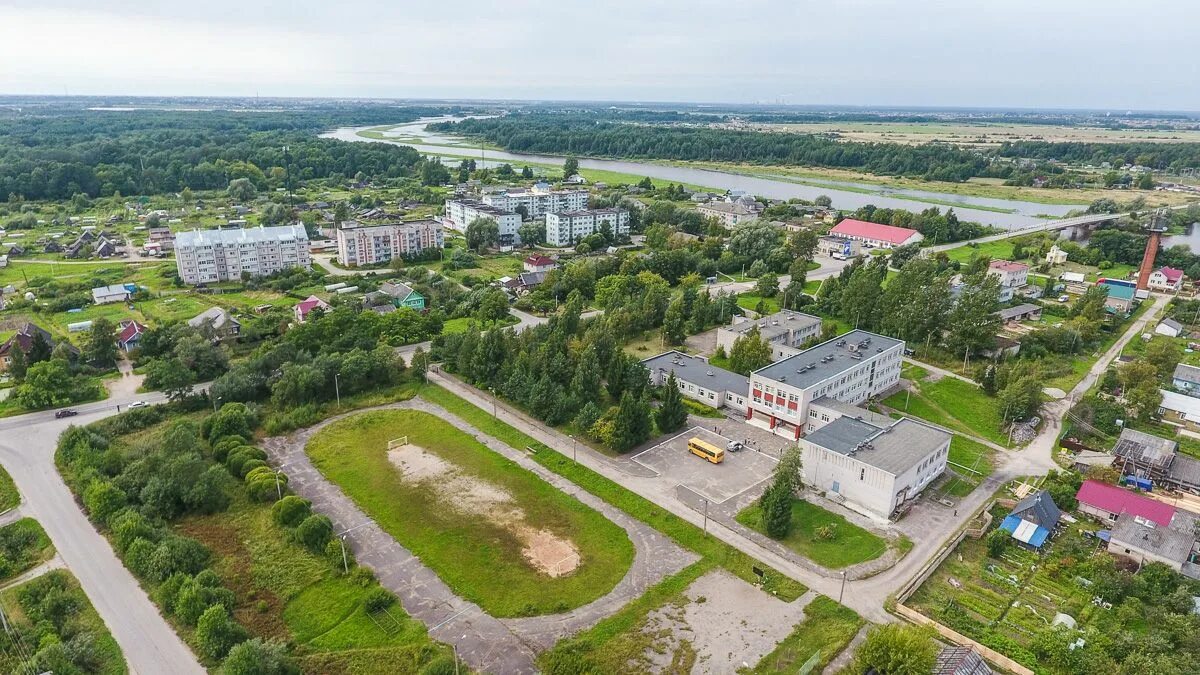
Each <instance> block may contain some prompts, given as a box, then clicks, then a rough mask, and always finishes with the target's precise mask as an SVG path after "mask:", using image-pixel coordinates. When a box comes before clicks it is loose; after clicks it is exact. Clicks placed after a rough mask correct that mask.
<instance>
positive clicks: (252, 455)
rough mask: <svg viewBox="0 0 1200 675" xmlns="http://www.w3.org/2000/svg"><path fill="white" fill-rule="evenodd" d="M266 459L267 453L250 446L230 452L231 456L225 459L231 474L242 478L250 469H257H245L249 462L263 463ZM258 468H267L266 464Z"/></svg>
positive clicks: (252, 467)
mask: <svg viewBox="0 0 1200 675" xmlns="http://www.w3.org/2000/svg"><path fill="white" fill-rule="evenodd" d="M266 458H267V453H265V452H263V451H262V450H260V449H258V448H256V447H253V446H250V445H243V446H242V447H240V448H235V449H233V450H231V451H229V456H228V457H227V458H226V459H225V466H226V468H228V469H229V473H232V474H233V475H235V476H237V477H238V478H242V477H243V476H245V475H246V473H247V472H248V471H249V470H250V469H254V468H256V467H255V466H251V467H250V469H245V465H246V463H247V462H249V461H252V460H259V461H263V460H265V459H266ZM257 466H266V462H263V463H262V464H259V465H257ZM243 469H245V470H243Z"/></svg>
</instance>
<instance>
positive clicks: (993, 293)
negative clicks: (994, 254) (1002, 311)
mask: <svg viewBox="0 0 1200 675" xmlns="http://www.w3.org/2000/svg"><path fill="white" fill-rule="evenodd" d="M999 303H1000V282H999V280H998V278H997V277H995V276H993V275H991V274H988V273H987V272H986V271H981V272H978V273H976V274H974V275H972V276H970V277H967V278H964V279H963V288H962V292H961V293H960V294H959V296H958V302H956V303H955V304H954V308H953V309H952V310H950V314H949V317H948V320H947V328H948V330H949V334H948V336H947V340H946V344H947V346H948V347H950V349H951V350H953V351H954V352H956V353H958V354H960V355H962V354H975V353H977V352H979V351H980V350H982V349H987V348H989V347H991V346H992V345H994V344H995V343H996V331H997V330H999V328H1000V317H998V316H996V314H994V312H995V311H996V307H997V306H998V305H999Z"/></svg>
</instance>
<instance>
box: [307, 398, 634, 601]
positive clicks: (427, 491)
mask: <svg viewBox="0 0 1200 675" xmlns="http://www.w3.org/2000/svg"><path fill="white" fill-rule="evenodd" d="M404 435H408V436H409V440H410V442H411V443H412V444H414V445H417V446H419V447H421V448H423V449H425V450H426V451H427V452H430V453H432V454H434V455H436V456H437V457H438V458H440V459H442V460H444V461H446V462H448V463H450V464H451V465H452V466H453V467H454V468H455V470H456V471H457V472H460V473H461V474H462V475H466V476H469V477H471V478H473V479H476V480H479V481H482V482H484V483H486V484H487V485H489V486H492V487H495V488H500V489H503V490H504V491H506V492H507V493H508V494H509V495H511V497H512V501H513V503H514V504H515V506H516V507H518V508H519V509H521V510H522V511H523V512H524V518H523V519H522V520H523V522H524V524H525V525H528V526H529V527H532V528H534V529H535V530H549V531H550V532H552V533H554V534H555V535H558V536H559V537H562V538H564V539H567V540H569V541H571V542H572V543H573V544H574V546H575V547H576V548H577V549H578V551H579V553H580V555H581V557H582V563H581V565H580V566H579V568H578V569H577V570H576V571H574V572H573V573H570V574H567V575H565V576H561V577H557V578H555V577H551V576H549V575H547V574H543V573H541V572H539V571H537V570H536V569H535V568H534V567H533V566H532V565H531V563H529V562H528V561H527V560H526V559H525V556H524V551H523V550H522V549H523V544H522V542H521V540H520V539H519V538H518V536H516V535H515V534H514V533H513V532H512V527H511V526H510V527H504V526H501V525H498V524H495V523H493V522H491V521H489V520H488V519H486V518H481V517H479V516H477V515H472V514H469V513H464V512H463V511H461V510H455V509H453V508H447V505H446V504H445V503H444V502H443V501H442V500H441V499H440V498H439V497H438V496H437V495H436V494H434V492H433V491H432V489H431V488H429V487H428V486H427V485H422V484H418V483H414V482H406V481H404V480H403V479H402V478H401V477H400V474H399V472H398V471H397V470H396V469H395V467H394V466H393V465H392V464H391V462H390V461H389V460H388V457H387V442H388V440H390V439H393V438H397V437H399V436H404ZM515 447H524V446H522V445H516V446H515ZM305 450H306V452H307V453H308V454H309V456H310V457H311V458H312V459H313V463H314V464H315V465H316V466H317V468H318V469H320V470H321V472H322V473H323V474H324V475H325V476H326V477H327V478H329V479H330V480H332V481H333V482H335V483H337V484H338V485H339V486H341V488H342V489H343V490H344V491H345V492H346V494H347V495H349V496H350V498H351V499H353V500H354V501H355V503H357V504H358V505H359V507H360V508H362V509H363V510H364V511H365V512H366V513H367V514H368V515H369V516H370V517H371V518H373V519H374V520H375V521H376V522H378V523H379V524H380V526H381V527H382V528H383V529H384V530H386V531H387V532H388V533H389V534H391V535H392V536H394V537H395V538H396V540H397V541H399V542H400V543H401V544H403V545H404V546H406V547H407V548H409V549H410V550H412V551H413V552H414V553H415V554H416V555H417V556H419V557H420V558H421V560H422V561H423V562H424V563H425V564H426V565H428V566H429V567H430V568H432V569H433V570H434V571H435V572H437V574H438V575H439V576H440V577H441V578H442V579H443V580H445V581H446V583H447V584H449V586H450V587H451V588H453V589H454V590H455V592H457V593H458V594H459V595H461V596H462V597H464V598H466V599H468V600H470V601H472V602H476V603H478V604H479V605H480V606H481V607H483V609H484V611H486V612H488V613H489V614H492V615H493V616H498V617H509V616H531V615H537V614H547V613H555V612H562V611H566V610H568V609H573V608H575V607H579V606H581V605H584V604H587V603H588V602H591V601H592V600H595V599H597V598H599V597H601V596H603V595H605V594H607V593H608V592H609V591H610V590H612V588H613V587H614V586H615V585H616V584H617V582H618V581H620V580H621V578H622V577H624V575H625V572H626V570H628V569H629V565H630V563H631V562H632V561H633V553H634V551H633V545H632V544H631V543H630V542H629V538H628V537H627V536H626V534H625V532H624V530H622V529H621V528H620V527H618V526H617V525H615V524H614V523H612V522H610V521H609V520H607V519H606V518H604V517H603V516H601V515H600V514H599V513H597V512H595V511H593V510H592V509H590V508H588V507H586V506H584V505H583V504H582V503H580V502H578V501H576V500H575V499H573V498H571V497H569V496H567V495H565V494H564V493H562V492H560V491H559V490H557V489H556V488H554V487H552V486H550V485H549V484H548V483H545V482H544V481H542V480H541V479H539V478H538V477H536V476H534V475H533V474H531V473H529V472H528V471H526V470H524V469H522V468H520V467H518V466H517V465H516V464H514V463H513V462H511V461H510V460H508V459H506V458H504V457H503V456H501V455H499V454H496V453H494V452H492V451H491V450H488V449H487V448H486V447H484V446H483V445H482V444H480V443H479V442H478V441H476V440H475V439H473V438H471V437H470V436H468V435H467V434H465V433H463V432H462V431H459V430H458V429H455V428H454V427H452V426H451V425H450V424H449V423H447V422H445V421H443V420H440V419H438V418H436V417H434V416H433V415H429V414H427V413H423V412H419V411H414V410H377V411H371V412H365V413H360V414H357V415H354V416H351V417H348V418H345V419H342V420H339V421H337V422H334V423H333V424H331V425H329V426H327V427H325V428H324V429H322V430H321V431H320V432H318V433H317V434H316V435H315V436H313V438H312V439H311V440H310V441H309V443H308V446H307V448H306V449H305ZM414 514H420V516H419V517H415V516H414Z"/></svg>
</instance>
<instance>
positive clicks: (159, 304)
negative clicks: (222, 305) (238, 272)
mask: <svg viewBox="0 0 1200 675" xmlns="http://www.w3.org/2000/svg"><path fill="white" fill-rule="evenodd" d="M213 298H214V296H211V295H206V296H200V295H197V294H194V293H177V294H174V295H167V296H163V297H159V298H154V299H152V300H143V301H142V302H138V303H136V304H135V306H136V307H137V308H138V310H139V311H140V312H141V313H142V314H143V315H144V316H145V317H146V319H148V320H150V321H151V322H153V323H158V324H167V323H174V322H177V321H187V320H188V319H190V318H192V317H194V316H196V315H197V314H199V313H201V312H203V311H204V310H206V309H208V308H209V307H213V306H215V305H216V304H217V303H216V301H215V300H214V299H213Z"/></svg>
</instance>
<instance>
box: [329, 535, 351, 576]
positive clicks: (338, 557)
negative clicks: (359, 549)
mask: <svg viewBox="0 0 1200 675" xmlns="http://www.w3.org/2000/svg"><path fill="white" fill-rule="evenodd" d="M344 543H345V542H342V541H340V540H339V539H338V538H337V537H333V538H332V539H330V540H329V543H328V544H325V559H326V560H328V561H329V564H330V565H331V566H333V568H334V569H335V570H337V571H338V572H339V573H342V574H344V573H346V572H348V571H350V570H355V571H358V570H357V569H356V568H355V565H357V564H358V562H357V561H356V560H355V559H354V551H351V550H350V549H349V548H348V547H345V546H344Z"/></svg>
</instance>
